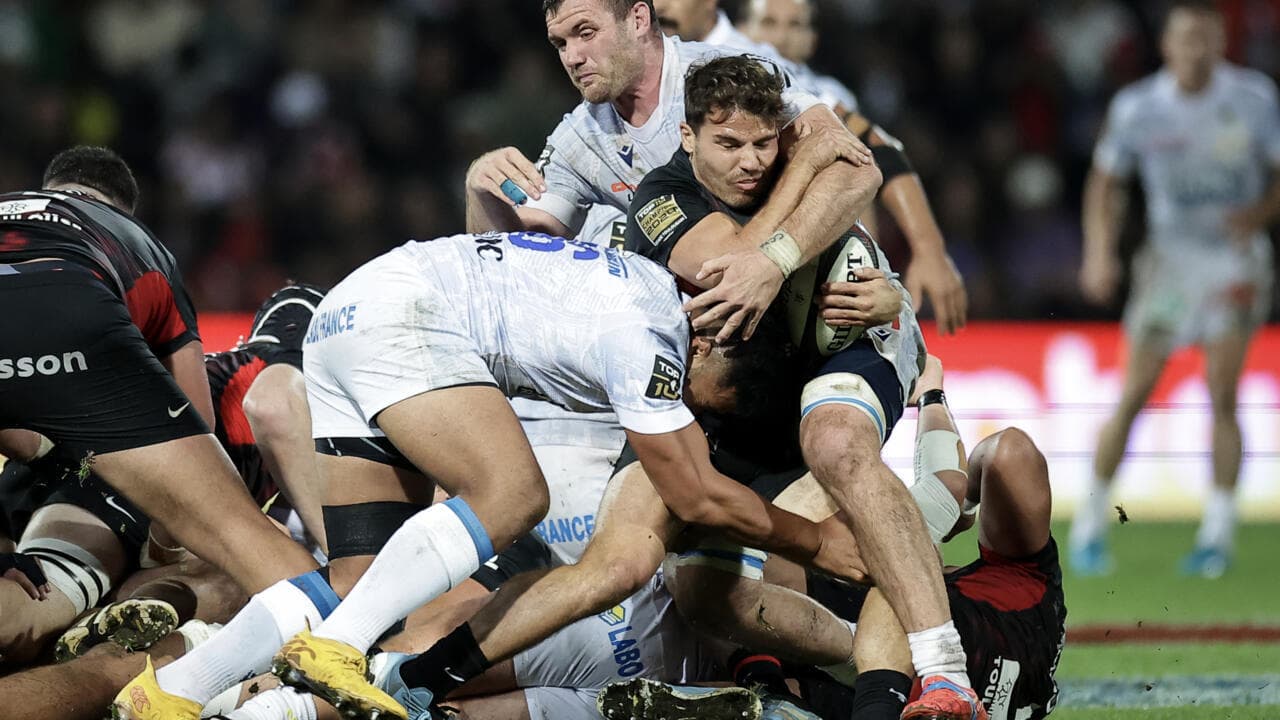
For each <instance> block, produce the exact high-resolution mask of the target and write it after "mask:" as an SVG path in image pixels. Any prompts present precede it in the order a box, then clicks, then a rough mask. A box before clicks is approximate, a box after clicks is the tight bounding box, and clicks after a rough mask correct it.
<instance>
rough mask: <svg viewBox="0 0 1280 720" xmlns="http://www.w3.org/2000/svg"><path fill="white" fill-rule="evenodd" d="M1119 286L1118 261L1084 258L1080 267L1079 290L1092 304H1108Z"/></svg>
mask: <svg viewBox="0 0 1280 720" xmlns="http://www.w3.org/2000/svg"><path fill="white" fill-rule="evenodd" d="M1119 287H1120V261H1119V260H1117V259H1115V258H1112V257H1107V258H1096V259H1090V258H1088V257H1086V258H1085V261H1084V265H1082V266H1081V268H1080V292H1081V294H1083V295H1084V299H1085V300H1087V301H1089V302H1091V303H1093V304H1094V305H1102V306H1106V305H1110V304H1111V301H1112V300H1113V299H1114V298H1115V296H1116V290H1117V289H1119Z"/></svg>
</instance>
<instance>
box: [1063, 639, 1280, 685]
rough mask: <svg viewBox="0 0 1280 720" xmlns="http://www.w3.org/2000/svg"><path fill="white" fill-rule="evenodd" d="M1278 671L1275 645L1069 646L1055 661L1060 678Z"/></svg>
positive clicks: (1278, 649)
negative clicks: (1060, 657)
mask: <svg viewBox="0 0 1280 720" xmlns="http://www.w3.org/2000/svg"><path fill="white" fill-rule="evenodd" d="M1277 671H1280V644H1275V643H1267V644H1252V643H1248V644H1200V643H1166V644H1158V645H1147V644H1128V643H1126V644H1118V645H1072V644H1071V641H1070V639H1069V638H1068V641H1067V647H1066V649H1065V650H1063V653H1062V661H1061V662H1060V663H1059V664H1058V675H1057V677H1058V678H1059V679H1064V680H1071V679H1076V678H1115V677H1146V678H1153V679H1154V678H1160V677H1164V676H1167V675H1231V674H1239V675H1252V674H1259V673H1275V672H1277Z"/></svg>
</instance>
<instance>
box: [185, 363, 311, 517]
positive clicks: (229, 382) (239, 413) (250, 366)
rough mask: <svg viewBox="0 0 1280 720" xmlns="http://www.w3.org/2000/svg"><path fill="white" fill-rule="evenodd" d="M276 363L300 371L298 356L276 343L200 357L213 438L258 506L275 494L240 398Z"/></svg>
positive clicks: (242, 399) (274, 486) (275, 489)
mask: <svg viewBox="0 0 1280 720" xmlns="http://www.w3.org/2000/svg"><path fill="white" fill-rule="evenodd" d="M277 363H285V364H288V365H292V366H293V367H295V368H297V369H298V370H299V371H301V370H302V352H301V350H300V349H298V348H291V347H288V346H285V345H281V344H279V343H273V342H255V343H250V344H248V345H241V346H239V347H236V348H234V349H231V350H227V351H226V352H220V353H210V354H208V355H205V356H204V366H205V370H206V371H207V372H208V374H209V391H210V393H211V394H212V395H213V410H214V414H215V415H216V416H217V418H218V423H217V425H216V426H215V427H214V431H213V432H214V435H216V436H217V438H218V442H220V443H222V447H223V448H225V449H226V451H227V455H229V456H230V457H231V462H232V463H233V464H234V465H235V466H236V471H237V472H239V473H240V477H242V478H244V484H245V487H246V488H248V489H249V494H251V495H253V497H254V499H255V500H257V502H258V504H260V505H261V504H265V503H266V502H267V501H268V500H270V499H271V497H272V496H273V495H275V494H276V491H277V487H276V483H275V480H274V479H273V478H272V477H271V474H270V473H268V472H267V468H266V466H265V465H264V464H263V463H262V453H260V452H259V451H258V444H257V442H256V441H255V440H254V437H253V429H252V428H250V427H249V419H248V418H247V417H245V414H244V396H245V394H246V393H248V392H249V388H250V387H252V386H253V381H254V380H257V379H258V375H259V374H261V373H262V371H263V370H265V369H267V368H268V367H270V366H272V365H275V364H277Z"/></svg>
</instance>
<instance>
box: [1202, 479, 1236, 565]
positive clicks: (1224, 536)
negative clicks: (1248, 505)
mask: <svg viewBox="0 0 1280 720" xmlns="http://www.w3.org/2000/svg"><path fill="white" fill-rule="evenodd" d="M1235 530H1236V491H1235V489H1234V488H1223V487H1218V486H1217V485H1214V486H1213V487H1212V488H1210V490H1209V498H1208V500H1207V501H1206V502H1205V504H1204V518H1203V519H1202V520H1201V521H1200V532H1199V533H1197V534H1196V547H1211V548H1217V549H1219V550H1222V551H1224V552H1230V551H1231V546H1232V541H1233V540H1234V536H1235Z"/></svg>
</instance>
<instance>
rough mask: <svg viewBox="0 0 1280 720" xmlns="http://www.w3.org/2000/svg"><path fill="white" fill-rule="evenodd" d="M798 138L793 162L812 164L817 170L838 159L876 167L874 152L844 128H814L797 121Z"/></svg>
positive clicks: (855, 164)
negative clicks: (872, 153)
mask: <svg viewBox="0 0 1280 720" xmlns="http://www.w3.org/2000/svg"><path fill="white" fill-rule="evenodd" d="M796 137H797V140H796V143H795V145H793V146H792V150H791V162H806V163H809V166H810V167H812V168H813V169H814V170H815V171H817V170H822V169H823V168H826V167H828V166H830V165H833V164H835V162H836V161H837V160H844V161H845V162H848V163H851V164H853V165H854V166H856V167H861V166H863V165H874V164H875V159H874V157H873V156H872V155H871V149H870V148H868V147H867V146H866V145H865V144H864V143H863V142H862V141H861V140H859V139H858V137H857V136H856V135H854V134H853V133H851V132H849V130H848V129H847V128H845V127H843V126H840V127H830V126H827V125H818V126H815V125H811V124H808V123H803V122H798V123H797V124H796Z"/></svg>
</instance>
